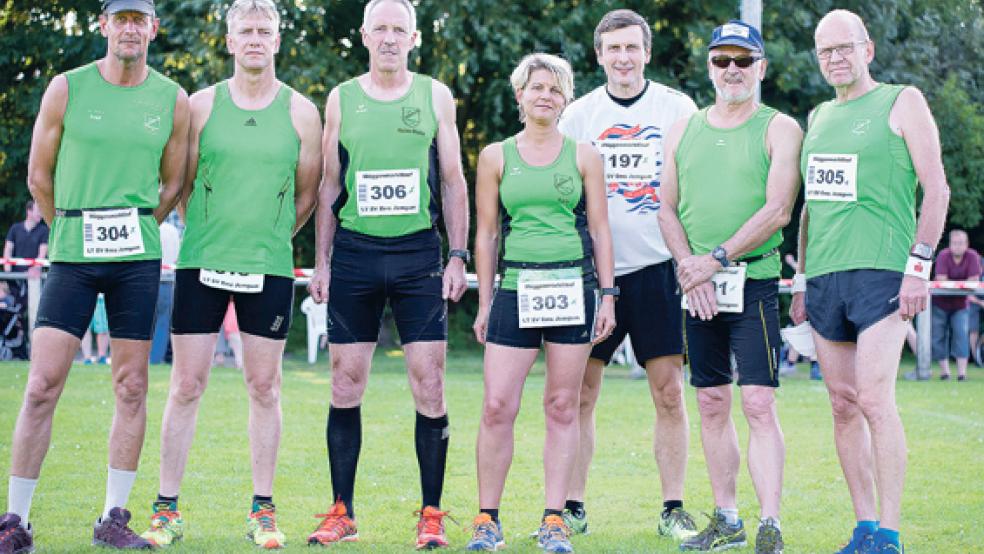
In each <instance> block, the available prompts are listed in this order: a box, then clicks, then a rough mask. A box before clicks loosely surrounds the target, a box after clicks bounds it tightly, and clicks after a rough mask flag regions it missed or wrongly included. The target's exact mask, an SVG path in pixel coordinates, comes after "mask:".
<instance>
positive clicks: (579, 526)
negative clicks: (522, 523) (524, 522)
mask: <svg viewBox="0 0 984 554" xmlns="http://www.w3.org/2000/svg"><path fill="white" fill-rule="evenodd" d="M560 517H562V518H563V519H564V523H565V524H567V528H568V529H570V531H571V534H572V535H587V534H588V533H590V531H589V530H588V512H586V511H585V510H584V508H582V509H580V510H578V511H576V512H574V511H571V510H569V509H567V508H564V512H563V513H562V514H561V516H560ZM530 536H531V537H533V538H536V537H539V536H540V528H539V527H537V528H536V529H534V530H533V532H531V533H530Z"/></svg>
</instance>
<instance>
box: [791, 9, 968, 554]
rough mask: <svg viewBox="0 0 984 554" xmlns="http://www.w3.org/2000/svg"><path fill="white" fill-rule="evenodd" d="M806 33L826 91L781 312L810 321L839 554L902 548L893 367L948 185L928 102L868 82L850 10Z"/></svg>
mask: <svg viewBox="0 0 984 554" xmlns="http://www.w3.org/2000/svg"><path fill="white" fill-rule="evenodd" d="M814 38H815V40H816V56H817V61H818V63H819V65H820V71H821V73H822V74H823V77H824V79H826V81H827V83H829V84H830V85H831V86H832V87H834V90H835V91H836V97H835V98H834V99H833V100H830V101H827V102H824V103H823V104H821V105H819V106H817V107H816V109H814V110H813V112H812V113H811V114H810V122H809V123H810V124H809V131H808V132H807V135H806V139H805V140H804V143H803V154H802V159H801V170H802V172H803V180H804V186H805V192H806V209H804V210H803V213H802V216H801V222H800V240H799V271H798V273H797V275H796V277H795V279H794V285H793V293H794V294H793V303H792V306H791V308H790V315H791V316H792V319H793V322H794V323H796V324H800V323H802V322H803V321H805V320H807V319H809V322H810V325H812V327H813V337H814V340H815V342H816V347H817V355H818V356H819V361H820V369H821V371H822V372H823V379H824V381H825V382H826V383H827V391H828V393H829V394H830V402H831V406H832V409H833V415H834V440H835V442H836V444H837V453H838V456H839V457H840V463H841V469H843V471H844V477H845V480H846V481H847V485H848V490H849V491H850V493H851V499H852V501H853V506H854V511H855V516H856V518H857V525H856V526H855V528H854V532H853V534H852V536H851V540H850V542H848V544H847V545H846V546H844V547H843V548H842V549H841V550H840V551H839V552H841V553H853V552H864V553H869V552H901V551H903V547H902V543H901V541H900V540H899V524H900V518H901V502H902V483H903V480H904V477H905V464H906V447H905V431H904V430H903V428H902V421H901V419H900V418H899V414H898V410H897V408H896V406H895V375H896V373H897V371H898V366H899V358H900V356H901V353H902V343H903V341H904V340H905V334H906V327H907V320H909V319H912V318H913V317H914V316H915V315H916V314H918V313H920V312H922V311H923V310H925V309H926V305H927V302H928V298H929V291H928V284H927V281H928V279H929V274H930V266H931V265H932V259H933V250H934V249H935V248H936V245H937V243H938V242H939V240H940V236H941V235H942V233H943V225H944V222H945V220H946V209H947V204H948V202H949V195H950V192H949V188H948V187H947V184H946V176H945V175H944V172H943V162H942V156H941V153H940V142H939V135H938V133H937V130H936V123H935V121H934V120H933V115H932V114H931V113H930V111H929V106H928V105H927V103H926V99H925V98H924V97H923V95H922V93H920V92H919V90H917V89H915V88H913V87H903V86H897V85H888V84H884V83H878V82H876V81H875V80H874V79H873V78H872V76H871V73H870V72H869V68H868V66H869V64H870V63H871V61H872V60H873V59H874V55H875V45H874V42H872V40H871V39H870V37H869V36H868V31H867V29H866V28H865V26H864V23H863V22H862V21H861V18H860V17H858V16H857V15H856V14H854V13H851V12H849V11H846V10H834V11H832V12H830V13H828V14H827V15H826V16H824V17H823V19H821V20H820V23H819V24H818V25H817V29H816V33H815V36H814ZM917 183H918V184H921V185H922V188H923V201H922V209H921V210H920V213H921V216H920V218H919V223H918V225H917V224H916V210H915V205H916V187H917ZM808 228H809V231H812V230H814V229H816V230H817V232H809V231H808ZM876 476H877V486H876Z"/></svg>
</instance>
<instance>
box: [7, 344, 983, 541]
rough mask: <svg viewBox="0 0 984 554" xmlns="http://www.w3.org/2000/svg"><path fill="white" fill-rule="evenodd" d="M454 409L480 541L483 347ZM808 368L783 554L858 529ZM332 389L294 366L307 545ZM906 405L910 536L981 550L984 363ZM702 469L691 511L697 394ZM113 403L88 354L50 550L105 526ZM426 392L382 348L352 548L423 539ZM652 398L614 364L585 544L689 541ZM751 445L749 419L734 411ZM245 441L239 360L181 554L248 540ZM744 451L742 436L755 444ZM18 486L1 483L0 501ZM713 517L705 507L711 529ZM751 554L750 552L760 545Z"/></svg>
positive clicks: (324, 492)
mask: <svg viewBox="0 0 984 554" xmlns="http://www.w3.org/2000/svg"><path fill="white" fill-rule="evenodd" d="M449 368H450V370H449V373H448V386H447V391H448V403H449V406H450V415H451V422H452V428H453V432H452V439H451V452H450V456H449V461H448V476H447V481H446V488H445V490H446V492H445V497H444V507H445V508H447V509H450V510H451V512H452V514H453V515H454V516H456V518H457V519H458V521H459V522H460V523H461V524H462V526H463V527H462V528H461V529H459V528H457V527H456V526H454V525H453V524H452V525H450V529H449V535H450V538H451V541H452V546H454V547H457V549H458V550H460V549H461V547H463V546H464V544H465V542H466V541H467V536H468V535H467V531H466V528H467V525H468V523H470V521H471V517H472V516H473V515H474V512H475V510H476V509H477V492H476V479H475V462H474V445H475V434H476V431H477V427H478V420H479V414H480V409H481V401H482V380H481V359H480V357H478V356H477V355H471V356H468V357H462V358H452V359H451V360H450V361H449ZM26 369H27V368H26V364H20V363H5V364H0V371H2V372H3V374H4V379H3V383H4V385H3V387H2V388H0V474H2V475H6V473H7V470H8V464H9V460H10V442H9V440H10V439H9V437H10V436H11V433H12V428H13V425H14V420H15V417H16V414H17V410H18V407H19V405H20V402H21V395H22V394H23V388H24V383H25V379H26V375H25V374H26ZM168 371H169V368H168V367H166V366H155V367H153V368H152V369H151V384H150V396H149V402H148V404H149V420H148V432H147V439H146V444H145V448H144V454H143V459H142V462H143V463H142V465H141V471H140V474H139V476H138V479H137V483H136V486H135V488H134V491H133V494H132V495H131V497H130V509H131V510H132V511H133V512H134V520H135V521H134V528H135V529H137V530H138V531H142V530H143V529H144V528H145V525H146V523H147V521H148V519H147V518H148V516H149V509H150V502H151V500H152V499H153V497H154V495H155V494H156V491H157V463H158V460H159V455H158V444H159V442H158V440H159V430H160V419H161V413H162V410H163V407H164V401H165V397H166V394H167V382H168V381H167V380H168ZM805 373H806V370H805V368H803V367H801V368H800V376H799V377H798V378H792V379H788V380H786V381H784V384H783V387H782V388H780V389H779V396H778V397H779V411H780V415H781V419H782V425H783V430H784V431H785V436H786V448H787V463H786V477H785V487H784V495H783V514H782V515H783V517H782V523H783V534H784V535H785V538H786V546H787V548H786V552H787V553H823V552H828V553H829V552H832V551H833V550H834V549H835V547H836V546H838V545H839V544H840V543H841V542H842V541H843V540H844V539H845V538H846V537H847V533H848V532H849V529H850V527H851V526H852V525H853V521H852V519H853V518H852V513H851V509H850V502H849V499H848V495H847V488H846V486H845V484H844V481H843V477H842V475H841V471H840V468H839V466H838V463H837V458H836V455H835V452H834V447H833V439H832V429H831V417H830V412H829V407H828V404H827V396H826V391H825V390H824V388H823V386H822V384H820V383H816V382H811V381H808V380H806V379H805ZM543 383H544V379H543V374H542V365H539V364H538V366H537V368H535V369H534V374H533V375H532V376H531V377H530V379H529V381H528V383H527V386H526V398H525V400H526V402H525V404H524V406H523V411H522V413H521V414H520V417H519V421H518V423H517V426H518V430H517V433H516V440H517V448H516V453H517V454H516V457H515V460H514V462H513V466H512V470H511V473H510V475H509V480H508V482H507V484H506V491H505V497H504V500H503V505H502V519H503V524H504V526H505V531H506V541H507V543H508V545H509V549H510V551H515V552H533V551H536V549H535V547H534V544H533V541H532V539H529V538H527V537H526V535H527V533H528V532H529V531H530V530H532V529H533V528H534V527H535V526H536V525H537V523H538V519H539V515H540V512H541V510H542V509H543V489H542V482H543V479H542V469H541V462H540V459H541V456H540V455H541V448H542V441H543V416H542V411H541V409H540V397H541V394H542V389H543ZM329 396H330V393H329V372H328V370H327V367H326V364H325V363H324V362H323V361H319V365H316V366H307V365H306V364H301V363H298V362H288V363H287V365H286V369H285V375H284V388H283V410H284V434H283V443H282V447H281V454H280V465H279V468H278V472H277V481H276V487H275V489H276V490H275V492H276V496H275V501H276V502H277V505H278V513H279V518H278V520H279V523H280V526H281V529H283V530H284V531H285V532H286V533H287V537H288V550H300V549H302V548H305V537H306V536H307V534H308V533H309V532H311V531H312V530H313V528H314V526H315V525H316V524H317V520H316V519H315V518H314V517H312V515H313V514H315V513H321V512H323V511H324V510H325V509H326V508H327V506H328V503H329V501H330V495H331V488H330V483H329V478H328V471H327V462H326V456H325V443H324V431H325V416H326V414H327V401H328V398H329ZM898 397H899V405H900V409H901V413H902V418H903V420H904V422H905V425H906V430H907V434H908V437H909V451H910V455H909V472H908V479H907V484H906V494H905V507H904V514H903V525H902V533H903V539H904V540H905V541H906V546H907V551H908V552H912V553H916V554H918V553H954V554H957V553H960V554H963V553H970V552H982V551H984V526H982V525H981V522H982V521H984V471H982V467H984V371H981V370H978V369H972V370H971V380H970V381H969V382H966V383H956V382H952V381H950V382H939V381H931V382H927V383H908V382H900V383H899V389H898ZM687 405H688V410H689V413H690V416H691V420H690V422H691V432H692V434H691V437H692V438H691V448H690V464H689V468H688V473H687V486H686V494H687V498H686V504H687V507H688V508H689V509H690V510H691V512H693V513H694V514H695V515H697V514H699V512H701V511H708V512H709V511H710V509H711V508H712V506H713V502H712V500H711V496H710V487H709V485H708V482H707V476H706V470H705V466H704V462H703V456H702V454H701V449H700V440H699V421H698V417H697V413H696V406H695V404H694V395H693V390H692V389H690V388H689V387H688V390H687ZM112 408H113V400H112V395H111V391H110V380H109V374H108V370H107V369H106V368H105V367H99V366H82V365H77V366H75V367H74V368H73V370H72V374H71V377H70V379H69V382H68V385H67V387H66V390H65V393H64V395H63V396H62V399H61V403H60V405H59V407H58V411H57V413H56V416H55V428H54V436H53V442H52V448H51V451H50V453H49V455H48V458H47V461H46V462H45V466H44V469H43V470H42V475H41V482H40V484H39V487H38V491H37V494H36V496H35V500H34V507H33V509H32V520H33V522H34V524H35V526H36V528H37V534H36V543H37V546H38V549H39V551H41V552H90V551H91V547H90V546H88V545H89V542H90V540H91V537H92V531H91V523H92V521H93V520H94V519H95V517H96V516H97V515H98V510H100V509H101V507H102V502H103V494H104V487H105V473H106V471H105V466H106V437H107V432H108V426H109V423H110V417H111V414H112ZM412 416H413V403H412V400H411V397H410V392H409V389H408V385H407V382H406V378H405V375H404V373H403V371H402V359H400V358H399V356H393V355H389V356H388V355H386V354H382V353H381V354H379V355H377V357H376V361H375V366H374V373H373V377H372V379H371V380H370V384H369V391H368V394H367V397H366V400H365V404H364V406H363V418H364V421H363V431H364V440H363V445H364V446H363V452H362V460H361V464H360V469H359V478H358V482H357V486H356V505H357V509H358V510H359V529H360V533H361V536H362V540H361V542H359V543H355V544H346V545H341V546H339V547H337V548H336V549H335V550H337V551H340V552H353V553H354V552H405V551H409V550H410V549H411V547H412V537H413V529H414V524H415V519H414V517H413V515H412V512H413V510H414V509H415V508H417V505H416V503H417V501H418V498H419V485H418V477H417V468H416V461H415V458H414V455H413V417H412ZM652 421H653V409H652V403H651V401H650V399H649V396H648V391H647V388H646V386H645V384H644V382H642V381H632V380H629V379H627V378H626V371H625V370H623V369H619V368H615V369H613V370H612V371H610V372H609V377H608V378H607V379H606V381H605V385H604V390H603V392H602V398H601V401H600V403H599V408H598V436H599V443H598V453H597V455H596V457H595V461H594V467H593V473H592V476H591V480H590V483H589V490H588V503H587V509H588V513H589V519H590V522H591V528H592V533H591V534H590V535H588V536H578V537H575V539H574V545H575V548H577V549H578V551H580V552H675V551H676V548H675V546H674V545H672V544H670V543H668V542H666V541H664V540H661V539H659V538H658V537H657V536H656V533H655V527H656V518H657V515H658V512H659V509H660V506H661V501H660V492H659V484H658V483H659V481H658V476H657V472H656V466H655V462H654V461H653V459H652V455H651V452H650V444H651V438H652V437H651V434H652V433H651V428H652ZM738 422H739V423H738V429H739V434H740V435H741V437H742V442H743V444H744V441H745V437H746V436H747V434H746V427H745V425H744V423H743V421H742V420H741V419H740V417H739V419H738ZM247 448H248V446H247V438H246V398H245V390H244V387H243V385H242V379H241V376H240V375H239V373H238V372H237V371H235V370H231V369H224V368H217V369H215V370H214V372H213V375H212V380H211V383H210V385H209V390H208V392H207V393H206V395H205V398H204V400H203V402H202V410H201V414H200V416H199V428H198V434H197V436H196V441H195V444H194V446H193V448H192V451H191V458H190V460H189V464H188V473H187V475H186V478H185V481H184V485H183V488H182V494H181V509H182V512H183V514H184V516H185V520H186V521H187V522H188V535H187V540H186V541H185V542H184V544H179V545H177V546H175V547H173V548H172V550H173V551H174V552H245V551H250V550H251V547H250V546H249V545H248V543H246V542H245V541H244V540H243V539H242V533H243V521H244V516H245V513H246V510H247V507H248V502H249V497H250V495H251V494H252V491H251V487H250V473H249V457H248V449H247ZM743 450H744V447H743ZM5 504H6V487H0V505H5ZM739 507H740V509H741V510H742V515H743V517H744V518H745V519H746V525H748V526H749V528H750V529H752V530H754V527H755V526H754V516H755V515H757V505H756V501H755V496H754V492H753V490H752V486H751V482H750V479H749V477H748V473H747V470H746V469H745V466H744V463H743V466H742V471H741V473H740V476H739ZM704 522H705V520H703V518H702V517H698V524H699V525H701V526H703V524H704ZM748 550H749V551H750V550H751V547H749V549H748Z"/></svg>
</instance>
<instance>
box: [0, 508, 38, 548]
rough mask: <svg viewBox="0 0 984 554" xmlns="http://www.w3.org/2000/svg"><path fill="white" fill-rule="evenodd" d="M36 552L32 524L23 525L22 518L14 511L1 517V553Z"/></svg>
mask: <svg viewBox="0 0 984 554" xmlns="http://www.w3.org/2000/svg"><path fill="white" fill-rule="evenodd" d="M28 552H34V533H33V532H31V527H30V525H28V526H27V528H26V529H25V528H24V527H22V526H21V518H20V516H19V515H17V514H14V513H9V512H8V513H6V514H3V517H0V554H27V553H28Z"/></svg>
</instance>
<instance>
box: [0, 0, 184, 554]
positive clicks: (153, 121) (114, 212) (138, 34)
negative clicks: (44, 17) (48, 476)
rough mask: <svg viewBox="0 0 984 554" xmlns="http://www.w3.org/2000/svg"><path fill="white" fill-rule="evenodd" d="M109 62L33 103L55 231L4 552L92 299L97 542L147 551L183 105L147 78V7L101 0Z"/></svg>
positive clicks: (38, 165) (45, 200)
mask: <svg viewBox="0 0 984 554" xmlns="http://www.w3.org/2000/svg"><path fill="white" fill-rule="evenodd" d="M102 7H103V11H102V13H101V14H100V16H99V30H100V32H101V33H102V35H103V36H104V37H106V42H107V48H106V55H105V56H104V57H103V58H101V59H99V60H97V61H95V62H93V63H90V64H87V65H85V66H82V67H79V68H76V69H73V70H71V71H68V72H66V73H62V74H60V75H58V76H57V77H55V78H54V79H53V80H52V81H51V84H49V86H48V89H47V90H46V91H45V94H44V97H43V98H42V100H41V109H40V111H39V112H38V117H37V121H36V123H35V125H34V136H33V139H32V143H31V155H30V161H29V162H28V186H29V187H30V189H31V194H32V195H33V196H34V199H35V200H36V201H37V204H38V206H39V207H40V208H41V211H42V214H43V216H44V219H45V221H46V222H47V223H48V224H49V226H50V227H51V236H50V240H49V243H50V244H49V246H50V258H51V260H52V264H51V270H50V271H49V272H48V280H47V284H46V286H45V288H44V292H43V293H42V295H41V303H40V306H39V308H38V316H37V328H36V329H35V330H34V335H33V337H32V340H31V343H32V344H33V348H32V352H33V355H32V357H31V368H30V372H29V375H28V383H27V390H26V392H25V394H24V404H23V406H22V408H21V412H20V416H19V417H18V419H17V425H16V427H15V430H14V439H13V442H12V448H11V463H10V481H9V485H8V486H9V488H8V496H7V506H8V508H7V512H8V513H7V514H5V515H4V516H3V518H2V519H0V529H2V533H0V552H27V551H29V549H30V548H31V547H32V544H33V536H32V533H31V530H30V529H31V527H30V525H29V521H30V520H29V512H30V509H31V500H32V497H33V494H34V489H35V486H36V485H37V479H38V475H39V473H40V471H41V464H42V461H43V460H44V458H45V454H46V453H47V450H48V445H49V443H50V441H51V424H52V416H53V414H54V411H55V405H56V404H57V403H58V398H59V396H60V395H61V393H62V389H63V388H64V386H65V380H66V378H67V377H68V371H69V368H70V367H71V365H72V359H73V358H74V357H75V353H76V352H78V349H79V344H80V339H81V337H82V336H83V334H84V333H85V329H86V328H87V327H88V326H89V321H90V319H91V318H92V313H93V309H94V307H95V305H96V298H97V296H98V295H99V293H103V294H104V295H105V299H106V311H107V315H108V320H109V328H110V337H111V340H112V343H111V344H112V374H113V383H114V389H115V394H116V410H115V413H114V416H113V425H112V430H111V431H110V436H109V464H108V465H109V471H108V479H107V483H106V502H105V506H104V508H103V512H102V516H101V517H100V518H99V520H98V521H97V522H96V524H95V526H94V528H93V543H95V544H101V545H105V546H109V547H113V548H149V547H150V545H149V544H148V543H147V541H145V540H144V539H142V538H140V537H139V536H137V535H136V534H135V533H133V531H131V530H130V529H129V527H128V526H127V523H128V521H129V519H130V512H128V511H127V510H126V502H127V499H128V497H129V494H130V489H131V488H132V486H133V482H134V480H135V478H136V470H137V463H138V461H139V459H140V450H141V447H142V446H143V437H144V428H145V426H146V420H147V408H146V396H147V361H148V357H149V353H150V338H151V335H152V333H153V326H154V309H155V306H156V303H157V287H158V282H159V280H160V270H161V262H160V257H161V248H160V238H159V236H158V225H159V224H160V222H161V221H163V220H164V217H165V216H166V215H167V214H168V212H170V211H171V209H172V208H173V207H174V205H175V203H176V202H177V201H178V196H179V194H180V191H181V179H182V178H183V176H184V171H185V159H186V155H187V135H188V112H189V110H188V97H187V95H186V94H185V93H184V91H183V90H181V88H180V87H179V86H178V85H177V84H175V83H174V82H173V81H171V80H170V79H168V78H166V77H164V76H162V75H161V74H160V73H158V72H156V71H154V70H153V69H151V68H149V67H148V66H147V51H148V48H149V44H150V42H151V41H152V40H153V39H154V37H155V35H156V33H157V28H158V25H159V20H158V19H157V17H156V14H155V10H154V2H153V0H106V1H104V2H103V6H102Z"/></svg>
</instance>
